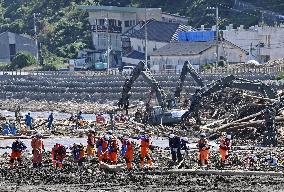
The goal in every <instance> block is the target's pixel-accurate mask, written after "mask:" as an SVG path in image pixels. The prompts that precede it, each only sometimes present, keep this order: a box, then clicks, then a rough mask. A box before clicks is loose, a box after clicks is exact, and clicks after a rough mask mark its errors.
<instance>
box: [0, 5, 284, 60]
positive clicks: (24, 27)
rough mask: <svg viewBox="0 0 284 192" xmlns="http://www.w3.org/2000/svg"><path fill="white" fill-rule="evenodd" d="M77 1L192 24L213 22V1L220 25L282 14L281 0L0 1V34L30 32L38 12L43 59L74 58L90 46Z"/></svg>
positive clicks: (254, 21) (270, 19)
mask: <svg viewBox="0 0 284 192" xmlns="http://www.w3.org/2000/svg"><path fill="white" fill-rule="evenodd" d="M77 4H80V5H91V4H100V5H115V6H135V7H144V6H145V5H146V6H147V7H161V8H162V9H163V11H165V12H169V13H174V14H180V15H186V16H188V17H190V21H189V24H190V25H192V26H193V27H199V26H200V25H201V24H205V25H206V26H211V25H212V24H213V23H214V22H215V20H214V17H213V16H212V14H214V11H213V10H206V8H207V7H210V6H215V5H216V4H218V6H219V7H220V17H221V25H222V26H225V25H227V24H229V23H234V24H235V26H236V25H240V24H244V25H245V26H250V25H255V24H258V23H259V22H261V20H262V15H263V19H264V21H265V22H266V23H270V24H272V23H273V22H274V21H276V20H277V21H279V19H277V18H278V14H279V15H281V14H282V15H284V2H283V1H282V0H270V1H263V0H243V1H239V0H236V1H235V0H176V1H173V0H143V1H142V0H120V1H117V0H97V1H96V0H61V1H58V0H2V1H1V2H0V33H1V32H3V31H8V30H9V31H11V32H16V33H25V34H29V35H33V34H34V31H33V25H34V19H33V13H40V15H38V16H37V19H36V24H37V26H38V29H39V34H38V36H39V41H40V42H41V44H42V50H43V56H44V58H45V62H56V61H57V59H58V57H61V58H74V57H75V55H76V54H77V51H78V50H79V49H81V48H84V47H86V48H91V34H90V31H89V30H88V29H89V25H88V14H87V13H85V12H82V11H79V10H77V9H76V5H77ZM261 12H262V13H261ZM210 14H211V16H210Z"/></svg>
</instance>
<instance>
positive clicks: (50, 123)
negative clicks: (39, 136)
mask: <svg viewBox="0 0 284 192" xmlns="http://www.w3.org/2000/svg"><path fill="white" fill-rule="evenodd" d="M53 120H54V117H53V113H50V115H49V116H48V119H47V122H48V124H47V128H48V129H49V130H50V129H51V127H53V125H52V123H53Z"/></svg>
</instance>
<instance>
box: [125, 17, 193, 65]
mask: <svg viewBox="0 0 284 192" xmlns="http://www.w3.org/2000/svg"><path fill="white" fill-rule="evenodd" d="M146 25H147V26H146V28H147V54H148V55H150V54H151V53H153V51H155V50H157V49H160V48H161V47H163V46H165V45H167V44H168V43H170V42H176V41H177V40H178V33H179V32H182V31H189V30H190V29H191V28H190V27H189V26H186V25H183V24H180V23H169V22H163V21H157V20H153V19H152V20H149V21H147V24H146ZM122 39H123V44H122V46H123V49H124V55H123V57H122V62H123V63H124V65H136V64H138V63H139V62H140V61H141V60H145V51H146V48H145V24H144V23H140V24H138V25H136V26H135V27H133V28H132V29H130V30H129V31H127V32H126V33H125V34H123V35H122Z"/></svg>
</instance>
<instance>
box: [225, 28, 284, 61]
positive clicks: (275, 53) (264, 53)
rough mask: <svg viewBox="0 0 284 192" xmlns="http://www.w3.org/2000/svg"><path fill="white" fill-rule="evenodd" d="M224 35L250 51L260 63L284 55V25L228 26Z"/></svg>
mask: <svg viewBox="0 0 284 192" xmlns="http://www.w3.org/2000/svg"><path fill="white" fill-rule="evenodd" d="M223 37H224V38H225V39H226V40H228V41H230V42H232V43H234V44H235V45H238V46H239V47H241V48H242V49H244V50H246V51H247V52H249V53H250V59H253V60H257V61H258V62H260V63H264V62H267V61H269V60H276V59H280V58H283V57H284V42H283V39H284V27H269V26H263V27H259V26H252V27H250V28H249V29H244V27H243V26H240V27H238V28H237V29H234V28H233V25H232V24H231V25H229V26H227V27H226V30H224V31H223Z"/></svg>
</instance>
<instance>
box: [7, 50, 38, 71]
mask: <svg viewBox="0 0 284 192" xmlns="http://www.w3.org/2000/svg"><path fill="white" fill-rule="evenodd" d="M35 64H36V59H35V57H34V56H33V55H32V54H31V53H28V52H18V53H17V54H16V56H15V58H14V59H13V60H12V62H11V64H10V68H11V69H13V70H16V69H22V68H24V67H27V66H30V65H35Z"/></svg>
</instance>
